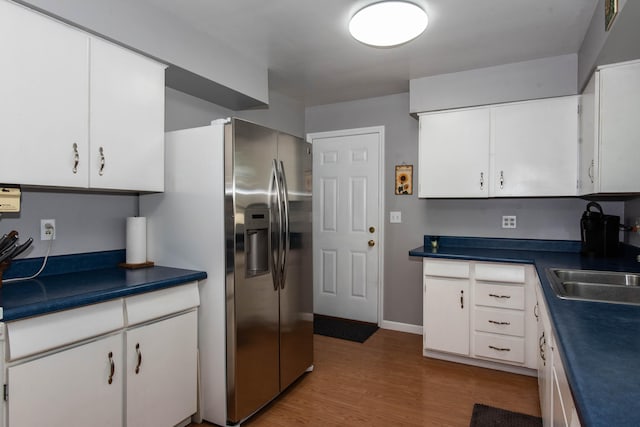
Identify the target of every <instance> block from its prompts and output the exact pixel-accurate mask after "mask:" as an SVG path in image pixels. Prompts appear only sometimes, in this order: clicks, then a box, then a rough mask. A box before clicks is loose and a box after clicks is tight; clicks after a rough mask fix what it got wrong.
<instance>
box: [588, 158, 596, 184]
mask: <svg viewBox="0 0 640 427" xmlns="http://www.w3.org/2000/svg"><path fill="white" fill-rule="evenodd" d="M595 167H596V161H595V160H591V164H590V165H589V171H588V172H587V175H589V180H591V183H592V184H593V171H594V169H595Z"/></svg>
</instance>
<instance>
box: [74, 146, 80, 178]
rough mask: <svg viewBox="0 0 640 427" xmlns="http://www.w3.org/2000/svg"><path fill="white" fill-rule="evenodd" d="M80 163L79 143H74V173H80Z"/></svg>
mask: <svg viewBox="0 0 640 427" xmlns="http://www.w3.org/2000/svg"><path fill="white" fill-rule="evenodd" d="M79 164H80V154H78V144H76V143H75V142H74V143H73V173H78V165H79Z"/></svg>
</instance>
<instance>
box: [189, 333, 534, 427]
mask: <svg viewBox="0 0 640 427" xmlns="http://www.w3.org/2000/svg"><path fill="white" fill-rule="evenodd" d="M314 344H315V354H314V356H315V358H314V364H315V370H314V371H313V372H311V373H309V374H305V375H304V376H303V377H302V378H301V379H300V380H298V381H297V382H296V383H295V384H293V386H291V387H290V388H289V389H288V390H286V391H285V393H284V394H283V395H281V396H280V397H279V398H278V399H276V400H275V401H274V402H272V403H271V404H270V405H268V406H267V407H266V408H264V409H263V410H262V411H260V412H259V413H258V414H256V415H254V417H253V418H251V419H250V420H249V421H247V422H246V423H244V424H243V426H247V427H283V426H298V425H306V426H345V425H347V426H461V427H467V426H468V425H469V420H470V419H471V411H472V409H473V404H474V403H484V404H487V405H492V406H497V407H500V408H504V409H509V410H512V411H517V412H523V413H526V414H531V415H536V416H540V405H539V403H538V388H537V380H536V379H535V378H533V377H526V376H521V375H515V374H509V373H505V372H500V371H494V370H490V369H484V368H477V367H473V366H467V365H461V364H456V363H451V362H445V361H440V360H435V359H428V358H424V357H423V356H422V353H421V348H422V336H420V335H414V334H407V333H403V332H395V331H389V330H384V329H380V330H378V331H377V332H376V333H375V334H374V335H373V336H372V337H371V338H369V339H368V340H367V341H366V342H365V343H364V344H359V343H354V342H350V341H344V340H339V339H335V338H328V337H324V336H320V335H315V336H314ZM195 426H203V427H204V426H211V424H207V423H204V424H191V427H195Z"/></svg>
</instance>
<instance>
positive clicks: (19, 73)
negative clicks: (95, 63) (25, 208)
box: [0, 1, 89, 187]
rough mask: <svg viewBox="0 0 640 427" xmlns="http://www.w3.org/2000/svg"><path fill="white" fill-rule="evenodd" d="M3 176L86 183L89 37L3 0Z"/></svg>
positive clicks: (20, 181) (0, 115)
mask: <svg viewBox="0 0 640 427" xmlns="http://www.w3.org/2000/svg"><path fill="white" fill-rule="evenodd" d="M0 52H2V54H1V55H0V148H1V149H2V165H1V166H0V182H3V183H16V184H25V185H58V186H63V187H85V186H86V185H87V181H88V177H89V175H88V170H89V169H88V165H87V159H88V156H89V146H88V136H89V95H88V91H89V74H88V72H87V64H88V62H89V37H88V36H87V35H86V34H83V33H82V32H79V31H76V30H74V29H72V28H70V27H68V26H66V25H63V24H60V23H58V22H55V21H53V20H51V19H49V18H46V17H44V16H42V15H39V14H37V13H34V12H31V11H29V10H27V9H25V8H23V7H21V6H17V5H15V4H12V3H9V2H6V1H0Z"/></svg>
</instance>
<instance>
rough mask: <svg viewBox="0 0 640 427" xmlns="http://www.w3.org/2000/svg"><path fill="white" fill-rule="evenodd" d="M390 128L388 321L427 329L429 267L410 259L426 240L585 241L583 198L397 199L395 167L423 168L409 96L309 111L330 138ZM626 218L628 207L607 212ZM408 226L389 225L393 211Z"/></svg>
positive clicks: (607, 206) (310, 121)
mask: <svg viewBox="0 0 640 427" xmlns="http://www.w3.org/2000/svg"><path fill="white" fill-rule="evenodd" d="M380 125H383V126H385V139H386V142H385V143H386V151H385V187H384V191H385V201H386V206H385V214H384V221H385V236H384V238H385V250H384V253H385V259H384V287H385V289H384V320H388V321H393V322H399V323H406V324H411V325H422V264H421V260H420V259H415V258H411V257H409V255H408V251H409V250H410V249H412V248H415V247H418V246H422V236H423V235H424V234H437V235H450V236H479V237H511V238H533V239H556V240H557V239H568V240H579V239H580V232H579V226H578V221H579V219H580V216H581V215H582V212H583V211H584V208H585V206H586V204H587V202H586V201H584V200H581V199H578V198H548V199H457V200H425V199H419V198H418V197H417V194H414V195H412V196H396V195H395V194H394V188H393V187H394V185H393V180H394V170H395V166H396V165H399V164H402V163H403V162H404V163H407V164H413V165H414V180H415V179H417V176H418V175H417V174H418V165H417V163H416V159H417V158H418V122H417V120H415V119H413V118H412V117H411V116H410V115H409V94H408V93H402V94H397V95H391V96H386V97H380V98H370V99H364V100H360V101H353V102H345V103H339V104H331V105H322V106H317V107H309V108H307V113H306V131H307V132H308V133H312V132H324V131H331V130H338V129H349V128H359V127H368V126H380ZM602 206H603V209H604V211H605V212H606V213H608V214H611V215H622V214H623V203H622V202H607V203H603V204H602ZM396 210H397V211H401V212H402V223H401V224H391V223H389V212H390V211H396ZM502 215H516V216H517V224H518V228H516V229H515V230H503V229H502V228H501V224H500V222H501V217H502Z"/></svg>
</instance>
